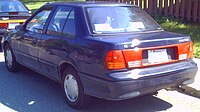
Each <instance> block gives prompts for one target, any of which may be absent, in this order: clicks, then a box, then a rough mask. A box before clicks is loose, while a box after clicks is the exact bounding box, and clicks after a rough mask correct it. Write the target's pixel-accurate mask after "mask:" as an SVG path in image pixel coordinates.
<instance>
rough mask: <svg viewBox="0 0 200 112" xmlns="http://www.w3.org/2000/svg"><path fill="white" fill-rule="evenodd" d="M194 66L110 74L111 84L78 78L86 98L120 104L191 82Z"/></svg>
mask: <svg viewBox="0 0 200 112" xmlns="http://www.w3.org/2000/svg"><path fill="white" fill-rule="evenodd" d="M197 69H198V68H197V65H196V63H194V62H193V61H192V60H188V61H183V62H179V63H174V64H169V65H162V66H157V67H150V68H143V69H137V70H131V71H126V72H116V73H112V74H109V76H110V77H111V78H112V79H113V80H104V79H100V78H95V77H91V76H88V75H84V74H80V76H81V80H82V82H83V86H84V91H85V93H86V94H88V95H91V96H95V97H99V98H103V99H108V100H123V99H129V98H134V97H137V96H141V95H145V94H149V93H153V92H156V91H158V90H160V89H164V88H170V87H175V86H179V85H181V84H190V83H192V82H194V78H195V75H196V73H197Z"/></svg>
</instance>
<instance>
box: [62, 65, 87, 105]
mask: <svg viewBox="0 0 200 112" xmlns="http://www.w3.org/2000/svg"><path fill="white" fill-rule="evenodd" d="M62 89H63V92H64V96H65V99H66V101H67V104H68V105H69V106H71V107H72V108H76V109H80V108H85V107H86V106H87V104H88V102H89V99H90V97H89V96H88V95H86V94H85V93H84V88H83V84H82V82H81V80H80V77H79V76H78V73H77V71H76V70H75V69H73V68H71V67H69V68H67V69H65V71H64V73H63V80H62Z"/></svg>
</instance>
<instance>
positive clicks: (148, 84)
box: [2, 2, 197, 108]
mask: <svg viewBox="0 0 200 112" xmlns="http://www.w3.org/2000/svg"><path fill="white" fill-rule="evenodd" d="M2 46H3V50H4V54H5V63H6V67H7V69H8V70H9V71H11V72H15V71H18V70H19V67H20V65H23V66H25V67H28V68H30V69H32V70H34V71H36V72H38V73H40V74H42V75H44V76H47V77H48V78H51V79H53V80H55V81H57V82H59V83H61V84H62V88H63V92H64V95H65V100H66V101H67V103H68V104H69V105H70V106H72V107H74V108H80V107H83V106H84V105H85V104H87V103H86V102H87V101H88V99H89V96H94V97H98V98H103V99H108V100H124V99H130V98H134V97H137V96H141V95H146V94H151V93H154V92H156V91H158V90H161V89H164V88H172V87H178V86H179V85H187V84H190V83H192V82H194V77H195V75H196V73H197V65H196V63H194V61H193V60H192V58H193V43H192V41H191V38H190V37H189V36H186V35H181V34H176V33H170V32H166V31H164V30H163V29H162V28H161V27H160V26H159V25H158V24H157V23H156V22H155V21H154V20H153V19H152V18H151V17H150V16H149V15H148V14H147V13H146V12H145V11H143V10H141V9H140V8H138V7H136V6H133V5H129V4H119V3H104V2H77V3H72V2H64V3H50V4H46V5H44V6H43V7H41V8H40V9H38V10H37V11H36V12H35V13H34V14H33V15H32V16H31V17H30V18H29V19H28V20H27V21H26V22H25V23H24V24H23V25H19V26H17V27H16V28H15V30H13V31H10V32H7V33H6V34H5V35H4V39H3V42H2Z"/></svg>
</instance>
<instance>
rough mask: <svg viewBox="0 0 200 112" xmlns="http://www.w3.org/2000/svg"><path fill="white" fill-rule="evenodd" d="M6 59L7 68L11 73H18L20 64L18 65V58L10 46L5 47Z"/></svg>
mask: <svg viewBox="0 0 200 112" xmlns="http://www.w3.org/2000/svg"><path fill="white" fill-rule="evenodd" d="M4 57H5V64H6V67H7V69H8V70H9V71H11V72H16V71H18V70H19V68H20V64H18V63H17V61H16V58H15V56H14V54H13V52H12V49H11V47H10V45H9V44H6V45H5V47H4Z"/></svg>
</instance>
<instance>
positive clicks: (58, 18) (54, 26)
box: [47, 7, 71, 34]
mask: <svg viewBox="0 0 200 112" xmlns="http://www.w3.org/2000/svg"><path fill="white" fill-rule="evenodd" d="M70 11H71V8H70V7H59V8H58V9H57V10H56V13H55V14H54V15H53V17H52V18H51V21H50V23H49V26H48V28H47V34H61V33H62V30H63V27H64V24H65V22H66V19H67V17H68V16H69V13H70Z"/></svg>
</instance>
